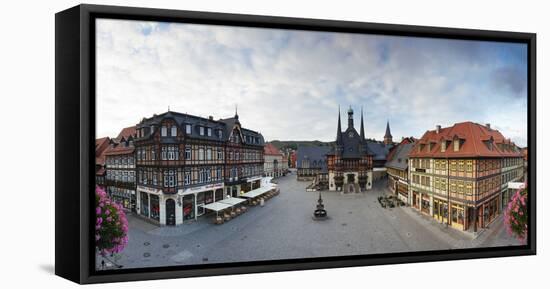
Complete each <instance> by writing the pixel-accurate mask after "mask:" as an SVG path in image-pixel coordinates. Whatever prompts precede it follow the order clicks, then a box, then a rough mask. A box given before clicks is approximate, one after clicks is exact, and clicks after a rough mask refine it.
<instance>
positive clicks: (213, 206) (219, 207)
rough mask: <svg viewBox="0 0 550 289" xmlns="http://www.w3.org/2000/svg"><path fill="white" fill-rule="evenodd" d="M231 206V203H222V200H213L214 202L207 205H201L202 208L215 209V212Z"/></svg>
mask: <svg viewBox="0 0 550 289" xmlns="http://www.w3.org/2000/svg"><path fill="white" fill-rule="evenodd" d="M232 206H233V205H230V204H226V203H222V202H215V203H210V204H207V205H202V207H203V208H205V209H208V210H212V211H215V212H219V211H222V210H225V209H227V208H230V207H232Z"/></svg>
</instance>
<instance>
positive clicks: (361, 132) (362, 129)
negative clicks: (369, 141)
mask: <svg viewBox="0 0 550 289" xmlns="http://www.w3.org/2000/svg"><path fill="white" fill-rule="evenodd" d="M359 134H360V135H361V140H365V127H364V126H363V106H361V129H360V130H359Z"/></svg>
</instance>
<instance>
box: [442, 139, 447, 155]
mask: <svg viewBox="0 0 550 289" xmlns="http://www.w3.org/2000/svg"><path fill="white" fill-rule="evenodd" d="M446 149H447V141H445V140H444V141H442V142H441V152H442V153H444V152H445V150H446Z"/></svg>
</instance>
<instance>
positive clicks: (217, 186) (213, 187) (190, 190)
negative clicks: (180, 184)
mask: <svg viewBox="0 0 550 289" xmlns="http://www.w3.org/2000/svg"><path fill="white" fill-rule="evenodd" d="M222 188H223V183H217V184H208V185H204V186H200V187H194V188H187V189H185V190H179V191H178V195H187V194H192V193H195V192H202V191H208V190H216V189H222Z"/></svg>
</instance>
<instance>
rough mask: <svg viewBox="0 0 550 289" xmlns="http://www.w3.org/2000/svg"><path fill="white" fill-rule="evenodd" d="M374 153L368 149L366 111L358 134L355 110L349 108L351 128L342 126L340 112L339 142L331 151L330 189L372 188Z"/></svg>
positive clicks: (353, 190) (347, 190)
mask: <svg viewBox="0 0 550 289" xmlns="http://www.w3.org/2000/svg"><path fill="white" fill-rule="evenodd" d="M372 165H373V163H372V154H369V152H368V149H367V141H366V139H365V129H364V124H363V113H362V111H361V128H360V132H359V133H358V132H357V130H356V129H355V127H354V125H353V109H352V108H351V107H350V108H349V110H348V128H347V129H346V130H345V131H342V129H341V121H340V111H338V128H337V131H336V143H335V145H334V147H333V148H332V150H331V151H330V152H329V153H328V154H327V168H328V181H329V190H331V191H342V192H344V193H358V192H363V191H365V190H368V189H371V188H372Z"/></svg>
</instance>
